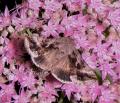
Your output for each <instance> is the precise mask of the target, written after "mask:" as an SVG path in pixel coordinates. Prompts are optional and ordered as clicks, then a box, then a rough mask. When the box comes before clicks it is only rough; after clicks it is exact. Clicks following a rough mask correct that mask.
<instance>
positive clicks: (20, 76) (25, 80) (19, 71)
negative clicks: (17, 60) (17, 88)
mask: <svg viewBox="0 0 120 103" xmlns="http://www.w3.org/2000/svg"><path fill="white" fill-rule="evenodd" d="M13 73H14V74H15V76H14V81H19V82H20V84H21V85H22V86H23V87H26V86H27V87H29V88H32V87H33V86H34V84H35V83H36V80H35V78H34V76H33V73H32V72H30V71H29V72H27V71H26V70H25V65H21V66H20V67H19V68H16V69H15V70H13Z"/></svg>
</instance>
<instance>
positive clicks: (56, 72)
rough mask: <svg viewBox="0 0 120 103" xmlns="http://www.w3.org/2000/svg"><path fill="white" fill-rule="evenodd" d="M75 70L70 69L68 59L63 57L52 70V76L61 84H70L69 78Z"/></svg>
mask: <svg viewBox="0 0 120 103" xmlns="http://www.w3.org/2000/svg"><path fill="white" fill-rule="evenodd" d="M74 69H75V68H71V67H70V62H69V58H68V57H67V56H66V57H63V58H62V59H61V60H60V61H59V62H58V63H57V64H56V65H55V66H54V68H53V69H52V72H51V73H52V75H53V76H54V77H55V78H56V79H57V80H59V81H61V82H62V83H68V82H71V79H70V76H71V72H72V70H74Z"/></svg>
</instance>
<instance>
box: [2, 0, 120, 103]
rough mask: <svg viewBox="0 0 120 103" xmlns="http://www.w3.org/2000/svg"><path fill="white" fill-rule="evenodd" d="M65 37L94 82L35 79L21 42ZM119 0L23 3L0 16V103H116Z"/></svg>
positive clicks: (119, 86)
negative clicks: (33, 37) (29, 37)
mask: <svg viewBox="0 0 120 103" xmlns="http://www.w3.org/2000/svg"><path fill="white" fill-rule="evenodd" d="M32 33H37V34H39V35H43V36H45V37H49V36H52V37H54V38H56V37H59V36H61V35H62V36H65V37H67V36H69V37H71V38H73V40H74V41H75V46H76V48H77V49H79V48H81V49H82V53H81V56H82V58H83V60H84V63H86V64H87V65H88V67H89V68H90V69H91V70H93V71H94V73H95V75H96V78H97V79H96V80H92V79H91V80H90V79H89V80H86V81H80V80H75V79H74V78H73V80H72V82H71V83H67V84H62V83H60V82H59V81H57V80H56V79H55V78H53V77H52V76H49V77H48V78H47V77H46V80H45V81H43V80H42V79H41V78H38V77H37V76H36V75H34V72H33V71H32V68H34V67H33V65H32V63H31V61H30V58H29V55H27V53H26V51H25V48H24V44H23V40H24V36H25V35H28V34H29V35H30V34H31V35H32ZM119 81H120V0H25V1H23V2H22V4H20V5H16V8H15V9H13V10H12V11H11V10H8V8H7V7H6V8H5V10H4V12H1V13H0V103H28V102H30V103H52V102H57V103H62V102H65V100H66V98H67V101H69V102H70V103H71V102H72V103H78V102H79V103H80V102H81V103H82V102H83V103H85V102H87V103H91V102H95V103H119V102H120V82H119Z"/></svg>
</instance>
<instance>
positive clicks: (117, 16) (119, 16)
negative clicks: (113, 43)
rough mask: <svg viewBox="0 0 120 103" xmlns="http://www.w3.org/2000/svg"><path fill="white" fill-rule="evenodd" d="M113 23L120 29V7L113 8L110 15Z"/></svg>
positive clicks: (109, 17)
mask: <svg viewBox="0 0 120 103" xmlns="http://www.w3.org/2000/svg"><path fill="white" fill-rule="evenodd" d="M108 19H109V20H110V21H111V24H112V25H113V26H114V27H115V28H116V29H117V30H119V31H120V9H115V10H111V11H110V12H109V15H108Z"/></svg>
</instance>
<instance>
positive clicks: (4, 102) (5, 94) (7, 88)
mask: <svg viewBox="0 0 120 103" xmlns="http://www.w3.org/2000/svg"><path fill="white" fill-rule="evenodd" d="M0 86H1V88H2V89H1V90H0V102H1V103H8V102H10V101H11V97H12V96H13V95H14V94H15V91H14V84H13V83H11V84H9V85H5V84H1V83H0Z"/></svg>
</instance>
